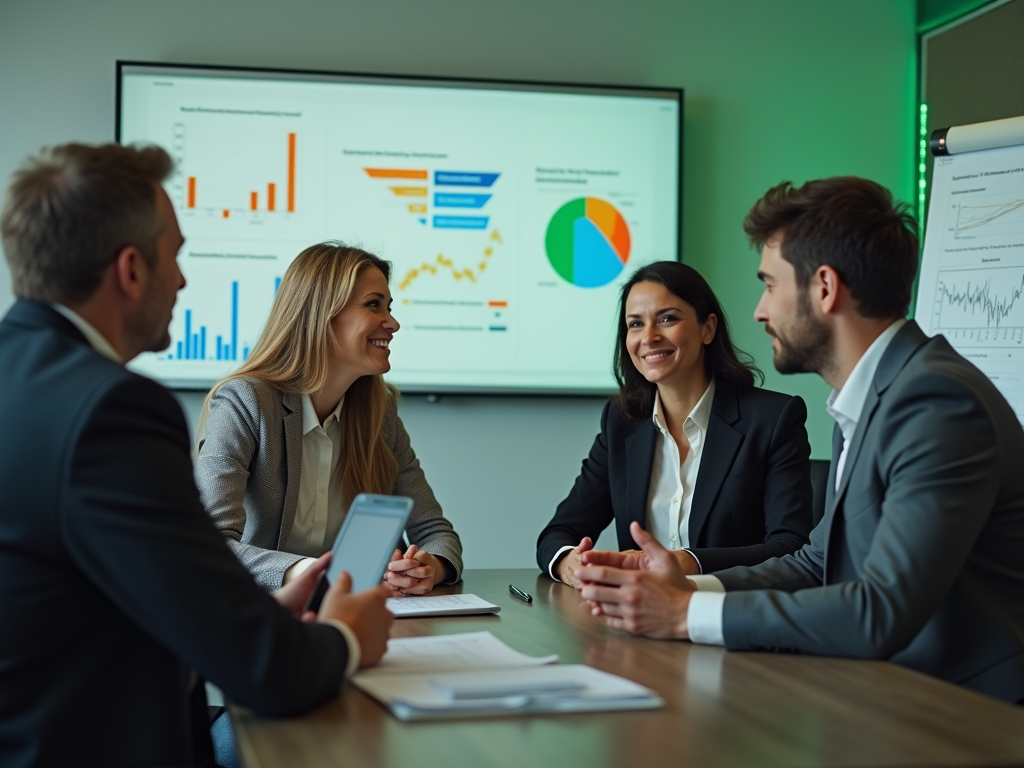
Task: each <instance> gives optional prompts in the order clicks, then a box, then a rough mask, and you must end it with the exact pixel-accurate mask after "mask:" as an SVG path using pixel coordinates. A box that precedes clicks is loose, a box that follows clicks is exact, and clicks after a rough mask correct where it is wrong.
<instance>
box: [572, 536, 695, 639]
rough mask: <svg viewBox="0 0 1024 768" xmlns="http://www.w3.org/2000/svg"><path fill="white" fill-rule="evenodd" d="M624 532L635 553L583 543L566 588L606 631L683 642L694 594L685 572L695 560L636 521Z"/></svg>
mask: <svg viewBox="0 0 1024 768" xmlns="http://www.w3.org/2000/svg"><path fill="white" fill-rule="evenodd" d="M629 531H630V533H631V534H632V536H633V540H634V541H635V542H636V543H637V545H638V546H639V547H640V551H639V552H638V551H636V550H633V551H629V552H602V551H595V550H593V549H592V546H593V545H592V544H591V543H590V539H584V540H583V541H582V542H581V543H580V550H581V551H580V552H579V554H578V557H579V560H580V565H579V567H577V568H575V569H574V570H573V572H572V582H568V583H571V584H573V586H575V587H576V589H577V590H578V591H579V593H580V595H581V597H582V598H583V600H584V602H583V604H582V605H583V607H584V608H585V609H587V610H589V611H590V612H591V613H592V614H593V615H594V616H600V617H602V618H603V619H604V621H605V623H606V624H608V626H611V627H615V628H616V629H622V630H625V631H626V632H631V633H632V634H634V635H644V636H646V637H653V638H659V639H669V638H678V639H687V638H688V637H689V633H688V630H687V625H686V613H687V610H688V609H689V606H690V598H691V597H692V595H693V593H694V591H696V586H695V585H694V583H693V582H692V581H690V580H689V579H688V578H687V571H690V572H691V573H693V572H696V571H695V568H696V561H694V559H693V557H691V556H690V555H689V554H688V553H686V552H675V553H674V552H670V551H669V550H667V549H665V548H664V547H663V546H661V544H659V543H658V542H657V541H656V540H655V538H654V537H653V536H651V535H650V534H649V533H647V531H645V530H644V529H643V528H641V527H640V525H639V524H638V523H636V522H633V523H631V524H630V527H629ZM571 554H572V553H570V555H571ZM567 558H568V555H567V557H566V559H567Z"/></svg>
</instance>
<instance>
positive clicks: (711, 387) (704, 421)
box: [651, 379, 715, 432]
mask: <svg viewBox="0 0 1024 768" xmlns="http://www.w3.org/2000/svg"><path fill="white" fill-rule="evenodd" d="M714 399H715V380H714V379H712V380H711V383H709V384H708V388H707V389H705V390H704V394H703V395H701V396H700V400H698V401H697V404H696V405H695V406H693V410H692V411H690V414H689V416H687V417H686V418H685V419H683V427H684V428H685V427H686V422H687V421H692V422H693V423H694V424H696V425H697V426H698V427H699V428H700V431H701V432H707V430H708V422H710V421H711V404H712V402H714ZM651 419H652V420H653V421H654V426H656V427H657V428H658V429H659V430H661V431H662V432H664V431H665V429H666V428H665V415H664V413H662V410H661V395H660V394H658V391H657V390H655V392H654V413H653V414H652V415H651Z"/></svg>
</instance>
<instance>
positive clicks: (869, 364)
mask: <svg viewBox="0 0 1024 768" xmlns="http://www.w3.org/2000/svg"><path fill="white" fill-rule="evenodd" d="M906 322H907V321H906V320H904V319H903V318H900V319H899V320H897V321H896V322H894V323H893V324H892V325H890V326H889V327H888V328H886V329H885V330H884V331H882V333H881V334H879V336H878V338H877V339H875V340H874V341H873V342H872V343H871V346H870V347H868V348H867V351H865V352H864V354H863V355H861V358H860V360H858V361H857V364H856V365H855V366H853V370H852V371H850V375H849V377H848V378H847V379H846V384H844V385H843V388H842V389H841V390H836V389H834V390H832V394H831V395H829V397H828V401H827V402H826V404H825V409H826V410H827V411H828V413H829V415H830V416H832V418H833V419H835V421H836V424H838V425H839V431H840V432H842V434H843V450H842V451H841V452H840V454H839V458H838V459H837V460H836V485H835V487H836V488H837V489H838V488H839V481H840V479H841V478H842V476H843V470H844V469H845V468H846V451H847V449H848V448H849V447H850V443H851V441H852V440H853V436H854V434H855V433H856V432H857V424H858V423H859V422H860V416H861V413H862V412H863V411H864V403H865V402H866V401H867V399H868V392H869V391H870V388H871V382H872V381H874V379H875V373H876V372H877V371H878V364H879V363H880V362H881V360H882V355H884V354H885V350H886V349H887V348H888V347H889V343H890V342H891V341H892V340H893V337H894V336H895V335H896V334H897V333H898V332H899V330H900V328H902V327H903V326H904V325H906ZM690 579H691V580H692V581H693V582H694V584H696V585H697V589H698V592H696V593H695V594H694V595H693V597H691V598H690V607H689V608H688V609H687V612H686V624H687V629H688V630H689V633H690V640H691V641H692V642H694V643H706V644H708V645H724V644H725V639H724V637H723V635H722V612H723V610H724V608H725V586H724V585H723V584H722V582H721V581H720V580H719V579H718V577H717V576H711V575H707V576H691V577H690Z"/></svg>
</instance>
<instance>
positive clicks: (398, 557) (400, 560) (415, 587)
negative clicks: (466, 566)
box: [384, 544, 444, 597]
mask: <svg viewBox="0 0 1024 768" xmlns="http://www.w3.org/2000/svg"><path fill="white" fill-rule="evenodd" d="M442 579H444V563H442V562H441V561H440V559H438V558H437V557H435V556H434V555H432V554H430V553H429V552H424V551H422V550H420V549H419V548H418V547H417V546H416V545H415V544H413V545H412V546H410V547H409V549H408V550H406V552H405V554H404V555H403V554H402V551H401V550H399V549H396V550H395V552H394V554H392V555H391V562H390V563H388V569H387V570H386V571H385V572H384V581H386V582H387V583H388V585H389V586H390V587H391V591H392V593H393V594H394V595H395V596H396V597H404V596H406V595H425V594H427V592H429V591H430V590H432V589H433V588H434V585H435V584H437V583H438V582H439V581H441V580H442Z"/></svg>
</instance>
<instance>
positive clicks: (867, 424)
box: [824, 320, 928, 584]
mask: <svg viewBox="0 0 1024 768" xmlns="http://www.w3.org/2000/svg"><path fill="white" fill-rule="evenodd" d="M927 340H928V337H927V336H925V335H924V332H923V331H922V330H921V328H920V327H919V326H918V324H917V323H916V322H914V321H913V320H908V321H907V323H906V325H904V326H903V327H902V328H900V330H899V331H898V332H897V333H896V335H895V336H894V337H893V338H892V341H890V342H889V346H888V347H886V350H885V352H884V353H883V354H882V359H881V360H879V361H878V368H877V369H876V370H875V375H874V378H873V379H872V381H871V386H870V387H868V392H867V395H866V396H865V399H864V408H863V409H862V410H861V413H860V418H859V419H858V420H857V429H856V430H855V431H854V433H853V439H852V440H851V441H850V447H849V449H847V453H846V461H845V462H844V464H843V475H842V477H841V478H840V480H839V488H838V489H837V490H836V492H835V495H834V497H833V498H832V500H831V502H830V503H828V502H827V503H826V506H825V520H824V522H825V524H826V525H827V526H828V527H827V528H826V530H825V537H824V541H825V553H824V557H825V562H824V580H825V583H826V584H827V583H828V579H829V572H828V553H829V551H830V550H831V537H832V531H833V530H834V525H833V524H834V522H835V517H836V515H837V514H839V513H840V511H841V509H842V503H843V497H844V496H845V494H846V489H847V488H848V487H849V485H850V478H851V477H852V476H853V471H854V467H856V465H857V459H858V457H859V455H860V449H861V446H862V445H864V436H865V435H866V434H867V432H868V430H869V429H870V428H871V421H872V419H873V418H874V415H875V412H876V411H877V410H878V404H879V402H880V401H881V399H882V395H883V394H884V393H885V390H887V389H888V388H889V385H890V384H892V382H893V379H895V378H896V376H897V374H899V372H900V371H901V370H903V366H905V365H906V364H907V361H908V360H910V358H911V357H912V356H913V355H914V353H915V352H916V351H917V350H918V348H919V347H920V346H921V345H922V344H924V343H925V342H926V341H927ZM842 450H843V436H842V432H841V431H840V429H839V425H836V427H835V429H834V430H833V433H832V467H831V469H830V470H829V479H830V483H829V491H831V489H832V488H834V487H835V472H836V469H837V465H838V463H839V454H840V453H841V452H842ZM826 498H827V497H826Z"/></svg>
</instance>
